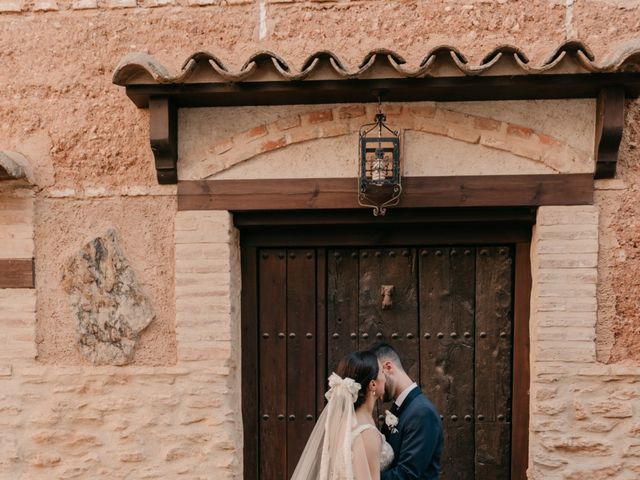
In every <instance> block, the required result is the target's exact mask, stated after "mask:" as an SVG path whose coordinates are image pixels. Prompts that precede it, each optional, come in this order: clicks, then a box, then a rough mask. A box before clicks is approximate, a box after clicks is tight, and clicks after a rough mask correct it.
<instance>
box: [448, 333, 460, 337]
mask: <svg viewBox="0 0 640 480" xmlns="http://www.w3.org/2000/svg"><path fill="white" fill-rule="evenodd" d="M449 336H450V337H451V338H458V334H457V333H456V332H451V333H450V334H449Z"/></svg>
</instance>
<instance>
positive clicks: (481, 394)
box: [475, 247, 513, 480]
mask: <svg viewBox="0 0 640 480" xmlns="http://www.w3.org/2000/svg"><path fill="white" fill-rule="evenodd" d="M512 277H513V252H512V250H511V249H510V248H508V247H483V248H480V249H479V250H478V255H477V256H476V336H475V341H476V367H475V368H476V375H475V409H476V412H477V414H478V415H479V416H480V415H481V416H482V417H478V418H479V420H478V421H477V422H476V426H475V427H476V435H475V437H476V475H475V478H476V480H500V479H508V478H509V475H510V458H511V452H510V448H509V439H510V431H511V425H510V422H511V355H512V317H513V315H512ZM480 418H482V420H480Z"/></svg>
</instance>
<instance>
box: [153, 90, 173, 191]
mask: <svg viewBox="0 0 640 480" xmlns="http://www.w3.org/2000/svg"><path fill="white" fill-rule="evenodd" d="M149 142H150V143H151V150H152V151H153V156H154V158H155V164H156V174H157V177H158V183H160V184H171V183H176V182H177V181H178V110H177V108H176V106H175V102H174V100H173V99H171V98H169V97H152V98H150V99H149Z"/></svg>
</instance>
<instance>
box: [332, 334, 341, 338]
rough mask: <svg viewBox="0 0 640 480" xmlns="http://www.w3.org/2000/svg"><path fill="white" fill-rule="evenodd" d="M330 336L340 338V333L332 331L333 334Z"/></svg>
mask: <svg viewBox="0 0 640 480" xmlns="http://www.w3.org/2000/svg"><path fill="white" fill-rule="evenodd" d="M332 337H333V338H340V334H339V333H334V334H333V335H332Z"/></svg>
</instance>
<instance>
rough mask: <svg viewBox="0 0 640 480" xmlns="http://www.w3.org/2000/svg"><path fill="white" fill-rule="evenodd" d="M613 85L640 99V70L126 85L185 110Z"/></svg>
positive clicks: (474, 96) (145, 98)
mask: <svg viewBox="0 0 640 480" xmlns="http://www.w3.org/2000/svg"><path fill="white" fill-rule="evenodd" d="M608 85H620V86H622V87H623V88H624V90H625V92H626V95H627V97H628V98H635V97H638V96H640V73H637V72H628V73H586V74H554V75H551V74H544V75H510V76H471V77H468V76H460V77H439V78H436V77H425V78H392V79H369V80H363V79H361V80H302V81H289V80H282V81H270V82H227V83H187V84H182V83H179V84H151V85H144V84H142V85H127V87H126V92H127V96H129V98H130V99H131V100H132V101H133V103H135V104H136V105H137V106H138V107H140V108H146V107H147V106H149V99H151V98H154V97H165V98H171V99H172V100H174V101H175V102H176V106H177V107H179V108H180V107H214V106H243V105H296V104H310V103H315V104H318V103H354V102H356V103H360V102H375V101H376V95H375V94H374V92H379V91H380V90H384V91H385V102H415V101H425V100H427V101H448V102H450V101H470V100H474V101H478V100H533V99H553V98H597V97H598V95H599V93H600V91H601V90H602V89H603V88H604V87H606V86H608Z"/></svg>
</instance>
